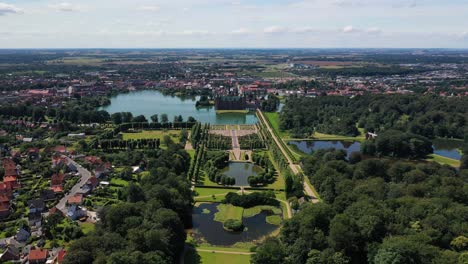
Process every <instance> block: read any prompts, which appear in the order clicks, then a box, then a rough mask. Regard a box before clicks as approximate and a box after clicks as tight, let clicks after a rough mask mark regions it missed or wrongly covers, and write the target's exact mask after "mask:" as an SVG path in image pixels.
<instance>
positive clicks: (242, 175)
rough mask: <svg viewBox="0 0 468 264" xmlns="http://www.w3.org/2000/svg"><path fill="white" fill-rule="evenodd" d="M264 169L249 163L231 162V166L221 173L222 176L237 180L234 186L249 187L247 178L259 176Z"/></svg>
mask: <svg viewBox="0 0 468 264" xmlns="http://www.w3.org/2000/svg"><path fill="white" fill-rule="evenodd" d="M262 171H263V169H262V168H261V167H259V166H257V165H254V164H252V163H249V162H230V163H229V166H228V167H227V168H225V169H223V170H222V171H221V173H222V174H224V175H226V176H229V177H233V178H235V179H236V184H235V185H234V186H249V182H248V181H247V178H248V177H249V176H252V175H253V176H257V174H258V173H260V172H262Z"/></svg>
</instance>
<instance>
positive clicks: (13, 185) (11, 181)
mask: <svg viewBox="0 0 468 264" xmlns="http://www.w3.org/2000/svg"><path fill="white" fill-rule="evenodd" d="M3 183H4V184H6V185H8V186H9V187H10V189H12V190H16V189H19V188H20V187H21V185H20V184H19V183H18V180H17V177H16V175H8V176H5V177H3Z"/></svg>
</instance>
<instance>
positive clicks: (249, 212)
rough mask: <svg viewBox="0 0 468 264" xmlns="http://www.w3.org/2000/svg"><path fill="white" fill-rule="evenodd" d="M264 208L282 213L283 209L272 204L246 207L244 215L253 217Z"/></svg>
mask: <svg viewBox="0 0 468 264" xmlns="http://www.w3.org/2000/svg"><path fill="white" fill-rule="evenodd" d="M262 210H271V211H273V213H274V214H281V209H280V208H278V207H275V206H270V205H259V206H254V207H251V208H246V209H244V213H243V215H244V217H252V216H255V215H257V214H259V213H260V212H261V211H262Z"/></svg>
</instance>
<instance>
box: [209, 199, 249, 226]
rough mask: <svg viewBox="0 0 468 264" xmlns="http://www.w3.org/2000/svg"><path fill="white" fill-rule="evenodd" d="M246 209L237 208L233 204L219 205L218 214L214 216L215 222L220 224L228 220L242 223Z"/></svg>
mask: <svg viewBox="0 0 468 264" xmlns="http://www.w3.org/2000/svg"><path fill="white" fill-rule="evenodd" d="M243 212H244V208H242V207H237V206H234V205H231V204H220V205H218V212H217V213H216V214H215V216H214V220H215V221H218V222H222V223H223V222H225V221H226V220H228V219H235V220H240V221H242V214H243Z"/></svg>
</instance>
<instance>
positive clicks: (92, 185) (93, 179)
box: [85, 176, 99, 191]
mask: <svg viewBox="0 0 468 264" xmlns="http://www.w3.org/2000/svg"><path fill="white" fill-rule="evenodd" d="M85 185H86V186H87V187H88V188H89V189H90V190H91V191H92V190H94V189H95V188H96V186H98V185H99V181H98V179H97V178H96V176H93V177H91V178H89V180H88V181H87V182H86V184H85Z"/></svg>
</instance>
